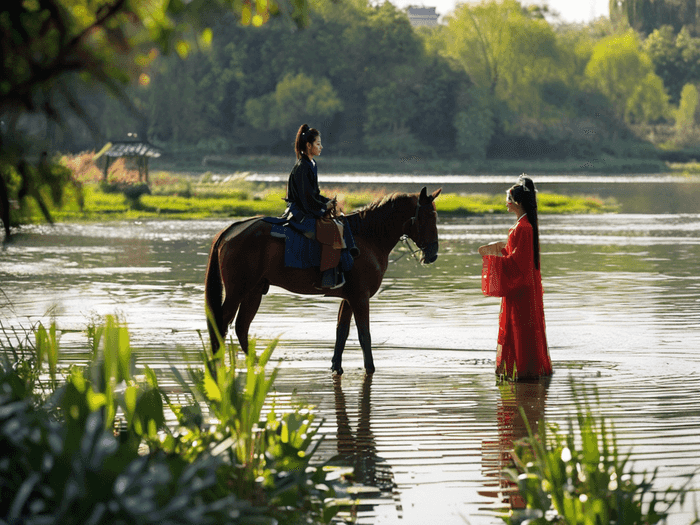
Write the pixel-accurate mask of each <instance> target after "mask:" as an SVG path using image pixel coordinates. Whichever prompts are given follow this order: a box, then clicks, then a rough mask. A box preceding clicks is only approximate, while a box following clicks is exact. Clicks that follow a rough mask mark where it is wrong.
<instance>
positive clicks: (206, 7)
mask: <svg viewBox="0 0 700 525" xmlns="http://www.w3.org/2000/svg"><path fill="white" fill-rule="evenodd" d="M223 10H226V11H227V12H229V13H233V15H234V16H235V18H236V22H237V23H239V24H242V25H243V26H246V25H248V26H256V27H259V26H262V25H263V24H264V23H265V22H267V21H268V20H269V19H270V17H272V16H273V15H275V14H278V13H280V12H285V13H287V15H288V17H289V18H290V19H291V20H293V21H294V23H296V24H297V25H303V24H304V23H306V22H307V17H308V9H307V4H306V0H288V2H287V3H280V2H277V1H270V2H242V1H240V0H212V1H206V2H204V1H193V2H185V1H182V0H174V1H170V2H142V1H140V0H96V1H85V0H79V1H72V0H27V1H23V2H19V1H11V2H3V4H2V7H0V28H1V29H2V31H0V57H2V60H0V79H1V80H0V118H1V119H2V127H1V128H0V177H1V178H2V183H0V219H1V220H2V222H3V225H4V228H5V236H6V238H7V237H9V233H10V199H11V197H12V198H13V199H17V200H19V201H22V200H23V199H25V198H29V197H32V198H34V199H36V200H37V202H38V203H39V205H40V207H42V209H47V206H46V204H45V202H44V198H45V197H44V195H43V194H42V192H41V188H40V187H41V186H42V185H49V186H50V190H51V191H50V194H51V196H54V197H55V196H57V195H59V194H60V184H61V182H60V181H56V179H55V178H52V177H41V174H42V173H48V172H50V170H48V171H47V170H41V169H39V168H40V166H39V164H38V163H37V161H36V160H35V161H34V163H35V164H37V166H39V168H37V170H36V171H37V173H38V174H39V177H34V176H29V175H28V173H29V172H30V170H28V169H23V168H22V166H24V165H26V164H27V163H29V162H30V159H29V156H30V152H29V148H28V145H27V144H26V143H25V141H24V140H23V138H24V137H23V136H22V134H21V130H20V129H19V127H18V121H19V117H20V116H21V115H22V114H27V113H29V114H39V115H43V116H44V117H45V118H46V119H49V120H51V121H52V122H54V123H56V124H57V125H61V126H64V127H65V128H67V127H68V126H67V125H66V124H67V122H69V120H70V118H71V116H77V117H78V118H79V119H80V120H82V121H83V122H84V123H86V124H87V125H88V127H89V128H90V129H92V130H93V131H94V132H95V133H99V126H98V125H97V124H96V123H95V121H94V119H93V118H92V117H91V115H90V113H89V112H88V111H87V109H86V107H85V105H84V104H83V103H82V102H81V98H80V91H81V90H90V89H91V88H92V87H93V86H95V85H99V86H102V88H103V89H106V90H107V91H109V92H111V93H113V94H114V95H116V96H118V97H120V98H121V100H122V102H123V104H125V105H126V106H127V107H129V108H132V109H134V110H137V109H138V108H137V107H134V104H133V103H132V100H131V99H130V98H129V97H127V96H124V89H125V87H126V86H127V85H128V83H129V82H130V81H131V80H132V79H137V82H138V84H140V85H148V84H149V83H150V80H151V79H150V75H149V73H148V71H147V68H148V67H149V65H150V64H151V63H152V62H153V61H154V60H155V59H156V57H157V56H158V54H159V53H165V54H169V53H171V52H173V51H174V52H177V54H178V55H179V56H180V57H183V58H184V57H187V56H188V55H189V54H190V52H191V50H192V49H193V48H194V47H196V46H207V45H208V44H209V43H210V42H211V39H212V30H211V29H210V27H209V26H210V23H211V22H213V21H214V20H215V19H216V18H217V17H218V16H219V15H220V14H221V12H222V11H223ZM49 160H50V159H49ZM13 177H19V179H20V180H21V182H20V184H19V187H20V188H21V189H24V190H21V189H20V190H19V191H18V192H17V193H15V194H12V195H11V194H10V193H9V191H10V189H11V182H10V179H12V178H13ZM46 218H47V219H49V220H50V216H48V215H47V216H46Z"/></svg>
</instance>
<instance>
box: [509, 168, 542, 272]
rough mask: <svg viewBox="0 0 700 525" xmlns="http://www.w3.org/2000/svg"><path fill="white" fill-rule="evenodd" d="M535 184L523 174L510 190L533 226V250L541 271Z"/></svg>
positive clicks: (537, 265)
mask: <svg viewBox="0 0 700 525" xmlns="http://www.w3.org/2000/svg"><path fill="white" fill-rule="evenodd" d="M535 191H536V190H535V183H534V182H532V179H531V178H529V177H526V176H525V174H524V173H523V174H522V175H521V176H520V178H519V179H518V183H517V184H515V185H514V186H511V188H510V189H509V190H508V193H509V194H510V196H511V198H512V199H513V201H515V203H516V204H520V205H521V206H522V207H523V209H524V210H525V213H526V214H527V220H528V221H530V224H531V225H532V233H533V235H532V248H533V251H534V257H535V268H537V269H538V270H539V269H540V229H539V225H538V221H537V195H535Z"/></svg>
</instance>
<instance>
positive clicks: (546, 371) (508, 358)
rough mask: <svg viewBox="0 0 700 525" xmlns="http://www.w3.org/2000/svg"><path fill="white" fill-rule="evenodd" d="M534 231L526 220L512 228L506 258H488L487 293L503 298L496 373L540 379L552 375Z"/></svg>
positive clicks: (485, 271) (484, 274) (485, 265)
mask: <svg viewBox="0 0 700 525" xmlns="http://www.w3.org/2000/svg"><path fill="white" fill-rule="evenodd" d="M532 238H533V232H532V226H531V225H530V222H529V221H528V219H527V216H526V215H523V216H522V217H520V219H518V222H516V224H515V226H513V228H511V229H510V232H509V234H508V242H507V244H506V247H505V248H504V249H503V250H502V252H501V253H502V254H503V256H502V257H501V256H497V255H484V258H483V268H482V272H481V291H482V292H483V293H484V295H490V296H495V297H502V298H503V299H502V300H501V313H500V315H499V321H498V325H499V328H498V349H497V353H496V373H497V374H499V375H504V376H506V377H507V378H509V379H510V378H515V379H536V378H539V377H542V376H549V375H551V374H552V362H551V360H550V358H549V350H548V349H547V336H546V334H545V322H544V305H543V302H542V276H541V274H540V270H539V269H538V268H536V267H535V260H534V250H533V240H532Z"/></svg>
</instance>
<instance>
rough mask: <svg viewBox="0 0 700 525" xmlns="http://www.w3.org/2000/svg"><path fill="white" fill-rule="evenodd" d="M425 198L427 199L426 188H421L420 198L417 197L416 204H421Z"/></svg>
mask: <svg viewBox="0 0 700 525" xmlns="http://www.w3.org/2000/svg"><path fill="white" fill-rule="evenodd" d="M427 198H428V188H426V187H425V186H423V189H422V190H420V197H418V202H423V201H424V200H425V199H427Z"/></svg>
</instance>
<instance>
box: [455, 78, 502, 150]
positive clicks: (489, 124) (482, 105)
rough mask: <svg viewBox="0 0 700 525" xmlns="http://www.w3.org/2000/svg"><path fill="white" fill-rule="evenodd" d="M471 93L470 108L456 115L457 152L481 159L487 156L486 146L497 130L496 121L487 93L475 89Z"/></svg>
mask: <svg viewBox="0 0 700 525" xmlns="http://www.w3.org/2000/svg"><path fill="white" fill-rule="evenodd" d="M470 95H471V100H470V101H469V102H470V104H469V109H468V110H466V109H465V110H462V111H459V112H458V113H457V114H456V115H455V117H454V126H455V128H456V130H457V152H458V153H459V154H460V155H464V156H466V157H469V158H472V159H476V160H480V159H483V158H485V157H486V148H487V147H488V145H489V142H490V141H491V137H492V136H493V134H494V132H495V130H496V123H495V121H494V113H493V110H492V109H491V107H490V106H489V97H488V96H487V94H485V93H483V92H481V93H480V92H479V91H477V90H474V91H472V92H471V93H470Z"/></svg>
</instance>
